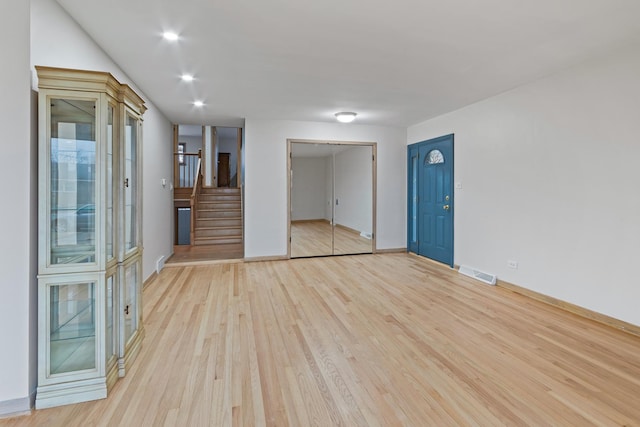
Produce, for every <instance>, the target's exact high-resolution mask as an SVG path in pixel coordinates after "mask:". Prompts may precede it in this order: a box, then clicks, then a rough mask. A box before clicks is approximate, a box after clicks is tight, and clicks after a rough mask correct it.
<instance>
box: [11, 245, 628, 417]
mask: <svg viewBox="0 0 640 427" xmlns="http://www.w3.org/2000/svg"><path fill="white" fill-rule="evenodd" d="M144 314H145V328H146V334H147V335H146V337H145V340H144V343H143V348H142V350H141V353H140V355H139V357H138V359H137V360H136V362H135V363H134V365H133V367H132V369H131V370H130V372H129V374H128V375H127V377H126V378H124V379H122V380H121V381H119V382H118V383H117V384H116V386H115V387H114V389H113V390H112V391H111V393H110V395H109V397H108V398H107V399H106V400H101V401H96V402H88V403H83V404H77V405H71V406H66V407H60V408H54V409H49V410H41V411H36V412H35V413H34V414H33V415H31V416H27V417H21V418H15V419H12V420H4V421H0V425H3V426H5V425H9V426H32V425H33V426H65V427H67V426H85V425H104V426H119V425H123V426H141V425H149V426H152V425H154V426H155V425H158V426H162V425H168V426H174V425H176V426H231V425H245V426H262V425H269V426H296V427H298V426H323V427H324V426H399V425H406V426H449V425H480V426H497V425H510V426H516V425H529V426H543V425H566V426H589V425H599V426H607V425H638V424H639V423H640V339H639V338H638V337H635V336H632V335H629V334H625V333H623V332H620V331H617V330H614V329H612V328H609V327H607V326H604V325H601V324H598V323H595V322H593V321H590V320H587V319H584V318H580V317H577V316H575V315H572V314H570V313H567V312H563V311H561V310H559V309H557V308H554V307H551V306H548V305H545V304H543V303H540V302H538V301H534V300H532V299H529V298H526V297H523V296H521V295H518V294H515V293H513V292H511V291H509V290H506V289H504V288H499V287H491V286H488V285H484V284H483V283H480V282H477V281H474V280H472V279H469V278H467V277H465V276H461V275H459V274H458V273H457V272H455V271H453V270H450V269H448V268H446V267H442V266H440V265H436V264H435V263H431V262H429V261H426V260H422V259H420V258H418V257H415V256H411V255H407V254H384V255H360V256H354V257H332V258H315V259H313V258H310V259H298V260H290V261H271V262H255V263H235V264H215V265H206V266H189V267H172V268H165V269H164V270H163V271H162V273H161V274H160V275H159V276H158V277H157V278H156V279H155V280H154V281H152V282H151V283H149V285H148V286H147V287H146V288H145V291H144Z"/></svg>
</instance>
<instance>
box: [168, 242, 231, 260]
mask: <svg viewBox="0 0 640 427" xmlns="http://www.w3.org/2000/svg"><path fill="white" fill-rule="evenodd" d="M243 257H244V247H243V244H242V243H230V244H226V245H193V246H188V245H175V246H174V247H173V255H171V257H170V258H169V259H168V260H167V262H166V263H167V264H184V263H190V262H199V261H219V260H231V259H236V260H237V259H242V258H243Z"/></svg>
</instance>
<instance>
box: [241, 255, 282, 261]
mask: <svg viewBox="0 0 640 427" xmlns="http://www.w3.org/2000/svg"><path fill="white" fill-rule="evenodd" d="M288 259H289V257H288V256H286V255H277V256H256V257H249V258H244V262H261V261H284V260H288Z"/></svg>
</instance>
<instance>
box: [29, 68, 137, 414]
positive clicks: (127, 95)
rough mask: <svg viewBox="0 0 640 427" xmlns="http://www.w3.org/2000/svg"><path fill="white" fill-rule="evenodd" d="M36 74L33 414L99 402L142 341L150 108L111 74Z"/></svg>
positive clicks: (65, 71)
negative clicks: (145, 131)
mask: <svg viewBox="0 0 640 427" xmlns="http://www.w3.org/2000/svg"><path fill="white" fill-rule="evenodd" d="M36 70H37V73H38V88H39V95H38V103H39V104H38V114H39V124H38V127H39V165H38V173H39V176H38V190H39V204H38V226H39V232H38V235H39V238H38V389H37V394H36V408H46V407H51V406H58V405H65V404H69V403H76V402H83V401H87V400H94V399H100V398H104V397H106V396H107V392H108V390H109V389H110V388H111V386H112V385H113V384H114V383H115V382H116V381H117V379H118V377H121V376H124V375H125V373H126V371H127V369H128V366H129V364H130V363H131V362H132V361H133V360H134V359H135V356H136V354H137V352H138V350H139V348H140V343H141V340H142V338H143V336H144V330H143V328H142V306H141V267H140V266H141V259H142V240H141V236H142V232H141V212H142V209H141V208H142V205H141V200H142V198H141V191H140V189H141V179H140V178H141V167H140V166H141V157H142V156H141V153H142V145H141V143H142V114H143V113H144V111H145V109H146V108H145V106H144V101H143V100H142V98H140V97H139V96H138V95H137V94H136V93H135V92H134V91H133V90H132V89H131V88H130V87H129V86H127V85H123V84H120V83H119V82H118V81H117V80H116V79H115V78H114V77H113V76H112V75H111V74H109V73H104V72H95V71H82V70H69V69H61V68H51V67H39V66H36Z"/></svg>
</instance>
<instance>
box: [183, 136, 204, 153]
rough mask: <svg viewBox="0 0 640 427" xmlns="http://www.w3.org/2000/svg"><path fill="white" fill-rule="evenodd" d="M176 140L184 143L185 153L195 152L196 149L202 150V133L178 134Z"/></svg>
mask: <svg viewBox="0 0 640 427" xmlns="http://www.w3.org/2000/svg"><path fill="white" fill-rule="evenodd" d="M178 142H184V143H185V144H186V149H187V151H186V152H187V153H197V152H198V150H202V135H200V136H192V135H179V136H178Z"/></svg>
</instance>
